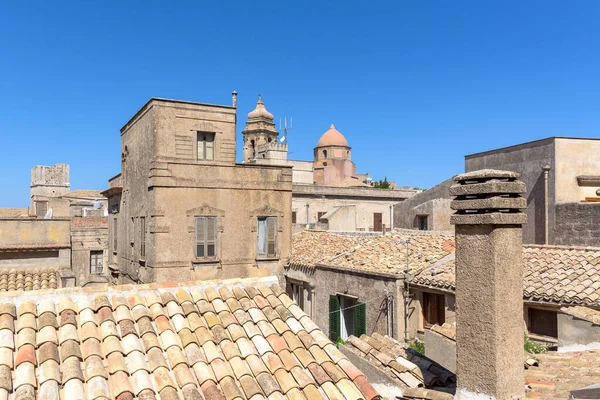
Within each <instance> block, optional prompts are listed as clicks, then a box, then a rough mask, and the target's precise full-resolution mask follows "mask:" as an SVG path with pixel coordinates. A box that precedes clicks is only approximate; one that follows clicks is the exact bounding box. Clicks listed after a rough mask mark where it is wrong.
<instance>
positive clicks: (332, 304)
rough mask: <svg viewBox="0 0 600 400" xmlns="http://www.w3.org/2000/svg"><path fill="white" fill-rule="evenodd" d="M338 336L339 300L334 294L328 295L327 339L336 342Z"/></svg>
mask: <svg viewBox="0 0 600 400" xmlns="http://www.w3.org/2000/svg"><path fill="white" fill-rule="evenodd" d="M339 337H340V300H339V299H338V297H337V296H336V295H330V296H329V339H331V341H332V342H334V343H335V342H336V341H337V340H338V339H339Z"/></svg>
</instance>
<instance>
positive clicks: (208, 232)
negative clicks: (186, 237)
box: [194, 217, 217, 259]
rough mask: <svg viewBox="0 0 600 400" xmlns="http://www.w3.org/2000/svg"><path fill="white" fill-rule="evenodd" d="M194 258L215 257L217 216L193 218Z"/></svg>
mask: <svg viewBox="0 0 600 400" xmlns="http://www.w3.org/2000/svg"><path fill="white" fill-rule="evenodd" d="M194 235H195V252H196V258H207V259H209V258H216V257H217V217H195V218H194Z"/></svg>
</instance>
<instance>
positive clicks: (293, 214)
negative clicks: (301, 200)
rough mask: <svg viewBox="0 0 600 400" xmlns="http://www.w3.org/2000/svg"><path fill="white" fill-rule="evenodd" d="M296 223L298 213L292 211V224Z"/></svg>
mask: <svg viewBox="0 0 600 400" xmlns="http://www.w3.org/2000/svg"><path fill="white" fill-rule="evenodd" d="M295 223H296V211H292V224H295Z"/></svg>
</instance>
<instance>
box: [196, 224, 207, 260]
mask: <svg viewBox="0 0 600 400" xmlns="http://www.w3.org/2000/svg"><path fill="white" fill-rule="evenodd" d="M205 220H206V218H205V217H196V218H195V222H196V224H195V225H196V226H195V229H194V231H195V244H196V257H205V256H206V254H205V252H204V243H205V238H206V235H205V229H206V221H205Z"/></svg>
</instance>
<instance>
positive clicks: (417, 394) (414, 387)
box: [346, 333, 456, 400]
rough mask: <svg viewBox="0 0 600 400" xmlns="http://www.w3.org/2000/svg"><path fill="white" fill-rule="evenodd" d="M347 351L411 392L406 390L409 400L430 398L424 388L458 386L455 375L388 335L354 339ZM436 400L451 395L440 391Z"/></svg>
mask: <svg viewBox="0 0 600 400" xmlns="http://www.w3.org/2000/svg"><path fill="white" fill-rule="evenodd" d="M346 348H347V349H349V350H351V351H352V352H354V353H355V354H357V355H358V356H360V357H361V358H364V359H365V360H367V361H368V362H369V363H370V364H372V365H374V366H376V367H377V368H379V369H380V370H383V371H384V372H385V373H386V374H387V375H388V376H390V377H391V378H393V379H394V380H395V381H396V382H397V383H398V385H399V386H400V387H402V388H405V389H406V388H408V389H411V390H405V391H404V395H405V397H406V398H415V399H420V398H429V397H427V396H426V390H425V387H427V388H434V387H437V388H440V387H449V388H453V387H454V386H455V383H456V376H455V375H454V374H453V373H452V372H450V371H448V370H447V369H445V368H444V367H442V366H441V365H439V364H438V363H436V362H434V361H432V360H430V359H428V358H427V357H425V356H423V355H421V354H419V353H418V352H416V351H415V350H413V349H410V348H408V347H406V346H405V345H404V344H403V343H400V342H398V341H397V340H395V339H393V338H390V337H389V336H382V335H380V334H377V333H374V334H373V335H372V336H367V335H362V336H361V337H360V338H357V337H355V336H351V337H350V338H348V341H347V344H346ZM437 398H439V399H440V400H442V399H445V398H447V399H451V398H452V395H450V394H448V395H447V396H445V393H442V392H440V393H439V397H437Z"/></svg>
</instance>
